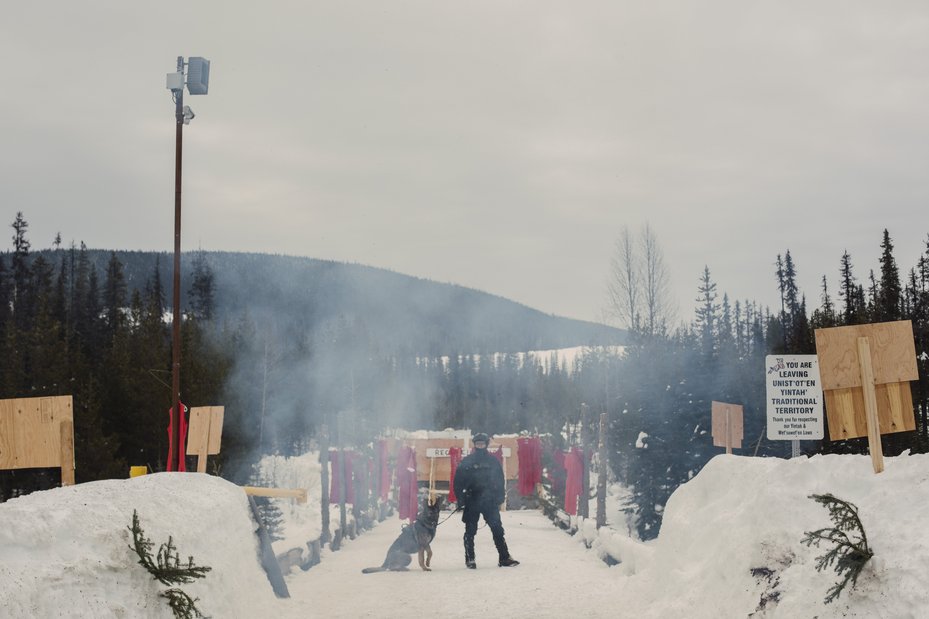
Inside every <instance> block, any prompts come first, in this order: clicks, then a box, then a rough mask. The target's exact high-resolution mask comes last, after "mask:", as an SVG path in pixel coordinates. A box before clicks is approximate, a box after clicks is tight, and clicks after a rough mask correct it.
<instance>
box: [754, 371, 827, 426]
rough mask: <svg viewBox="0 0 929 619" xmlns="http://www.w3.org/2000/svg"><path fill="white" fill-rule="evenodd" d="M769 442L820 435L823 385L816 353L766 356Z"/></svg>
mask: <svg viewBox="0 0 929 619" xmlns="http://www.w3.org/2000/svg"><path fill="white" fill-rule="evenodd" d="M765 370H766V371H765V377H766V383H767V400H768V440H769V441H812V440H821V439H822V438H823V386H822V381H821V380H820V378H819V361H818V360H817V358H816V355H768V356H767V357H765Z"/></svg>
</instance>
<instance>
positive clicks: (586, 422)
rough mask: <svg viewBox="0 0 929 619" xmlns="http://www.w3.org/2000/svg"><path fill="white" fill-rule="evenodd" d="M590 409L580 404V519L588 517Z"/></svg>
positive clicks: (590, 440) (578, 508) (578, 511)
mask: <svg viewBox="0 0 929 619" xmlns="http://www.w3.org/2000/svg"><path fill="white" fill-rule="evenodd" d="M589 428H590V408H589V407H588V406H587V405H586V404H581V431H580V433H579V434H580V439H581V459H582V460H583V462H584V468H582V469H581V491H582V493H583V497H582V498H581V499H580V500H579V501H578V506H577V515H578V516H581V517H582V518H588V517H590V468H588V466H587V454H588V453H589V449H590V444H591V443H592V442H593V440H592V439H591V438H590V429H589Z"/></svg>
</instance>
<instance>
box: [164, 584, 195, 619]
mask: <svg viewBox="0 0 929 619" xmlns="http://www.w3.org/2000/svg"><path fill="white" fill-rule="evenodd" d="M161 597H163V598H168V606H170V607H171V610H172V611H174V616H175V617H178V618H179V619H198V618H199V617H203V616H204V615H203V613H201V612H200V609H199V608H197V604H196V602H197V600H198V599H200V598H191V597H190V596H189V595H187V594H186V593H184V592H183V591H182V590H180V589H167V590H165V591H163V592H162V593H161Z"/></svg>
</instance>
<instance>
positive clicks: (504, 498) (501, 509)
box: [500, 444, 506, 512]
mask: <svg viewBox="0 0 929 619" xmlns="http://www.w3.org/2000/svg"><path fill="white" fill-rule="evenodd" d="M500 455H501V456H503V506H501V507H500V511H503V512H505V511H506V452H505V451H503V445H502V444H501V445H500Z"/></svg>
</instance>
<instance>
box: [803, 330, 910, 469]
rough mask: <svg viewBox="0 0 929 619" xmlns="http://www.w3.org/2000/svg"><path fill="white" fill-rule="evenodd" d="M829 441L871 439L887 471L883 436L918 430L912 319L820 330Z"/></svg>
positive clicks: (818, 347) (880, 464)
mask: <svg viewBox="0 0 929 619" xmlns="http://www.w3.org/2000/svg"><path fill="white" fill-rule="evenodd" d="M815 335H816V355H817V356H818V357H819V368H820V374H821V377H822V384H823V391H824V399H825V401H826V419H827V421H828V424H829V438H831V439H832V440H834V441H838V440H844V439H851V438H859V437H863V436H867V437H868V444H869V448H870V450H871V458H872V460H873V465H874V472H875V473H880V472H881V471H882V470H884V460H883V453H882V450H881V441H880V435H881V434H889V433H892V432H906V431H908V430H915V429H916V419H915V418H914V415H913V398H912V394H911V392H910V385H909V381H911V380H918V379H919V371H918V369H917V367H916V346H915V344H914V341H913V325H912V323H911V322H910V321H909V320H899V321H896V322H881V323H873V324H866V325H851V326H847V327H834V328H831V329H816V332H815Z"/></svg>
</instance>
